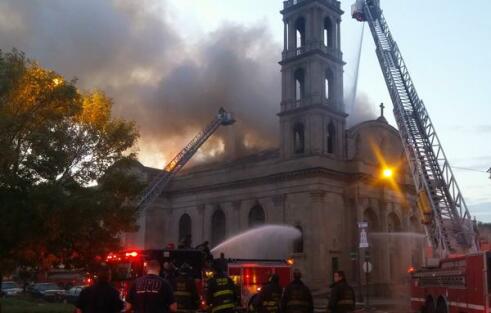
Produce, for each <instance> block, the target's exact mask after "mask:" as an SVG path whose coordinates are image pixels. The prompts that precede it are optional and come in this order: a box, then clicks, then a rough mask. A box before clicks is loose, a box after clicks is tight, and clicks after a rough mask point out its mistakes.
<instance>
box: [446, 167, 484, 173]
mask: <svg viewBox="0 0 491 313" xmlns="http://www.w3.org/2000/svg"><path fill="white" fill-rule="evenodd" d="M452 168H454V169H457V170H463V171H469V172H478V173H491V168H490V169H489V170H488V171H483V170H478V169H475V168H469V167H460V166H452Z"/></svg>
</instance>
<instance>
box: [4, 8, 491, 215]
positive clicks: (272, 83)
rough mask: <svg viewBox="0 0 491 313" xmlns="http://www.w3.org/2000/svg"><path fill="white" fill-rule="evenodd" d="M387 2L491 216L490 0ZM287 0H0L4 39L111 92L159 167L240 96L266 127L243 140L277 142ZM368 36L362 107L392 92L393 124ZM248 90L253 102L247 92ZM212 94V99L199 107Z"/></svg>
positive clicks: (347, 44)
mask: <svg viewBox="0 0 491 313" xmlns="http://www.w3.org/2000/svg"><path fill="white" fill-rule="evenodd" d="M351 2H352V1H351V0H350V1H344V0H343V1H342V8H343V10H344V11H345V12H346V14H345V15H344V16H343V23H342V39H341V41H342V46H343V52H344V59H345V61H346V62H347V65H346V68H345V82H346V83H347V84H349V82H350V81H352V80H353V64H354V61H355V59H356V58H355V55H356V50H357V47H358V43H359V38H360V32H361V27H362V25H361V24H360V23H358V22H356V21H355V20H353V19H351V18H350V16H349V12H350V5H351ZM381 2H382V3H381V5H382V8H383V10H384V14H385V17H386V19H387V21H388V23H389V26H390V27H391V30H392V33H393V35H394V37H395V39H396V41H397V43H398V45H399V48H400V50H401V52H402V54H403V57H404V58H405V61H406V64H407V65H408V67H409V71H410V73H411V75H412V78H413V81H414V83H415V85H416V88H417V90H418V93H419V95H420V97H421V98H422V99H423V100H424V101H425V104H426V106H427V109H428V111H429V113H430V116H431V118H432V121H433V123H434V125H435V127H436V130H437V132H438V134H439V137H440V140H441V142H442V143H443V145H444V148H445V151H446V154H447V157H448V159H449V160H450V162H451V164H452V165H453V166H455V167H465V168H472V169H475V170H477V171H475V172H473V171H465V170H460V169H457V168H456V169H455V170H454V172H455V174H456V176H457V180H458V182H459V185H460V186H461V189H462V191H463V194H464V197H465V198H466V200H467V203H468V204H469V205H470V207H471V213H472V214H475V215H476V216H477V217H478V218H480V219H482V220H486V221H491V179H489V178H488V177H489V175H488V174H486V173H484V171H486V170H487V169H488V168H489V167H491V144H490V137H491V121H490V117H491V107H490V104H491V86H490V79H489V75H490V73H491V53H490V49H491V19H490V18H489V17H488V15H489V12H491V1H489V0H471V1H449V0H432V1H427V0H411V1H409V0H397V1H396V0H381ZM281 8H282V1H281V0H138V1H137V0H113V1H110V0H85V1H79V0H0V48H1V49H4V50H8V49H10V48H11V47H13V46H15V47H17V48H19V49H20V50H23V51H25V52H26V54H27V55H28V56H29V57H32V58H35V59H37V60H39V61H40V63H41V64H42V65H44V66H47V67H50V68H53V69H55V70H56V71H59V72H60V73H62V74H63V75H66V76H67V77H69V78H70V77H74V76H77V77H78V78H79V85H80V86H82V87H86V88H92V87H94V86H97V87H100V88H102V89H104V90H105V91H107V92H108V94H109V95H110V96H112V97H114V98H115V101H116V104H117V107H116V110H117V111H119V112H120V113H121V112H122V113H124V114H123V115H125V116H126V117H131V118H134V119H136V120H137V122H140V124H141V128H142V129H141V130H142V135H143V136H142V139H143V140H142V149H141V151H142V152H144V153H142V154H141V156H142V161H143V162H144V163H145V164H149V165H153V166H157V165H158V164H163V163H164V162H163V160H164V159H165V158H167V157H168V155H169V153H170V154H173V153H175V152H177V150H178V149H179V147H181V146H182V145H183V142H185V140H184V139H183V135H184V134H185V135H186V136H187V137H186V138H189V136H190V135H192V134H194V133H195V132H196V129H197V128H199V127H201V126H200V125H201V124H202V121H203V118H204V116H208V115H207V114H209V113H208V112H209V111H210V108H213V109H214V108H215V106H217V105H219V103H220V102H223V101H228V102H232V103H236V105H237V106H236V107H232V110H234V111H237V112H238V114H240V115H241V120H242V121H245V122H244V123H243V124H242V125H237V126H238V128H240V129H242V131H240V134H234V135H233V136H235V138H241V140H242V139H243V138H242V137H241V136H244V133H248V132H249V133H250V132H254V131H255V130H256V128H257V133H256V134H255V138H256V139H254V138H252V139H251V138H249V139H247V138H246V139H245V141H247V140H249V141H250V142H252V143H254V144H257V146H258V147H261V146H268V145H270V144H271V142H272V140H273V139H271V138H267V140H265V142H257V138H259V137H261V134H266V133H273V134H274V133H275V131H277V129H276V127H277V120H276V116H275V113H276V112H278V110H279V79H280V75H279V71H280V68H279V65H278V64H277V61H279V59H280V55H281V48H282V40H283V34H282V32H283V23H282V20H281V15H280V14H279V11H280V10H281ZM363 44H364V46H363V50H362V51H363V52H362V56H361V68H360V80H359V85H358V86H359V93H363V94H365V95H367V96H368V98H369V101H368V102H369V103H371V104H364V105H366V106H370V107H368V108H363V109H364V110H368V111H373V112H375V113H376V114H378V104H379V103H380V102H384V103H385V104H386V106H387V107H388V109H387V111H386V116H387V118H388V119H389V122H390V123H391V124H393V125H395V123H394V119H393V117H392V112H391V111H392V108H391V102H390V98H389V95H388V92H387V90H386V86H385V83H384V80H383V77H382V74H381V71H380V68H379V65H378V62H377V58H376V56H375V53H374V49H375V48H374V44H373V40H372V38H371V35H370V34H369V32H368V28H366V29H365V40H364V43H363ZM253 73H257V75H256V79H252V80H251V79H250V78H251V77H253V76H254V75H253ZM210 77H212V78H213V79H210ZM231 77H234V80H233V81H232V79H231ZM256 80H257V81H256ZM183 86H193V87H194V90H204V92H202V93H200V92H195V91H194V92H189V91H188V90H187V89H184V88H183ZM217 86H218V87H217ZM224 86H225V87H224ZM251 90H252V91H254V95H253V96H254V98H253V101H251V103H250V104H248V103H244V102H241V101H243V99H244V97H243V94H242V93H244V92H247V94H248V95H249V91H251ZM271 90H277V92H276V93H273V94H271ZM162 99H166V100H165V103H162V101H163V100H162ZM203 99H209V103H207V104H205V105H202V106H201V107H197V106H196V105H195V104H196V103H201V102H202V101H203ZM359 109H360V108H359ZM255 112H256V114H255ZM169 116H174V117H177V118H174V119H172V120H169ZM179 118H186V119H187V120H188V123H186V124H185V125H182V123H180V124H179V123H177V122H176V121H177V120H179ZM142 121H145V122H142ZM252 121H254V122H256V123H257V125H258V126H257V127H255V128H254V129H250V127H251V126H250V125H251V124H252ZM254 126H256V125H254ZM247 128H249V129H247ZM176 129H179V131H178V132H176ZM229 135H230V134H229ZM229 135H226V134H225V135H224V134H221V135H220V136H221V138H226V137H227V136H229ZM253 137H254V136H253ZM263 137H264V136H263ZM273 137H274V136H273ZM253 139H254V140H253ZM164 140H165V142H164ZM224 140H225V139H224ZM225 145H226V143H225ZM208 152H209V153H210V154H212V153H213V151H210V150H208ZM478 171H481V172H478Z"/></svg>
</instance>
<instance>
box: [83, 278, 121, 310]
mask: <svg viewBox="0 0 491 313" xmlns="http://www.w3.org/2000/svg"><path fill="white" fill-rule="evenodd" d="M76 307H77V308H79V309H80V310H81V311H82V312H83V313H119V312H121V310H122V309H123V308H124V303H123V301H122V300H121V298H120V297H119V292H118V291H117V290H116V289H115V288H113V287H112V286H111V285H110V284H109V283H107V282H97V283H96V284H95V285H93V286H90V287H87V288H85V289H83V290H82V292H81V293H80V296H79V297H78V300H77V304H76Z"/></svg>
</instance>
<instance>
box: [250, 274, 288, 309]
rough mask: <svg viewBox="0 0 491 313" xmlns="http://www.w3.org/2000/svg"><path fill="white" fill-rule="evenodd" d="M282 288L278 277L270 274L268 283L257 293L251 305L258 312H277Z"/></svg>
mask: <svg viewBox="0 0 491 313" xmlns="http://www.w3.org/2000/svg"><path fill="white" fill-rule="evenodd" d="M282 292H283V290H282V288H281V287H280V277H279V276H278V274H272V275H271V276H270V277H269V281H268V283H267V284H266V285H265V286H263V288H262V289H261V290H260V291H259V293H258V294H257V297H256V298H255V299H254V302H253V305H254V307H255V309H256V311H257V312H258V313H279V312H280V300H281V294H282Z"/></svg>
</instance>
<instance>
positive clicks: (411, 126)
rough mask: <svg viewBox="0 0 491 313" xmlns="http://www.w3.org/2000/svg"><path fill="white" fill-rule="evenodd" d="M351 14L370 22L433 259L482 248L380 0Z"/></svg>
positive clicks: (366, 1)
mask: <svg viewBox="0 0 491 313" xmlns="http://www.w3.org/2000/svg"><path fill="white" fill-rule="evenodd" d="M351 13H352V17H353V18H355V19H356V20H358V21H360V22H367V23H368V25H369V26H370V31H371V33H372V36H373V39H374V41H375V45H376V53H377V57H378V60H379V63H380V67H381V69H382V72H383V75H384V78H385V82H386V85H387V88H388V91H389V94H390V97H391V99H392V103H393V105H394V115H395V120H396V122H397V126H398V128H399V133H400V136H401V139H402V144H403V147H404V152H405V155H406V158H407V161H408V163H409V168H410V171H411V174H412V177H413V179H414V182H415V186H416V192H417V197H418V198H417V204H418V207H419V209H420V210H421V211H422V215H423V221H422V222H423V224H425V229H426V233H427V236H428V239H429V241H430V242H431V245H432V247H433V251H434V254H435V255H434V257H437V258H446V257H450V256H454V255H464V254H468V253H473V252H477V251H478V244H477V242H476V237H477V231H476V230H475V226H474V223H473V221H472V218H471V215H470V213H469V210H468V209H467V205H466V203H465V201H464V198H463V197H462V194H461V192H460V189H459V187H458V185H457V181H456V180H455V177H454V175H453V172H452V169H451V167H450V165H449V162H448V160H447V158H446V156H445V153H444V151H443V148H442V145H441V143H440V140H439V139H438V135H437V133H436V130H435V128H434V126H433V124H432V122H431V119H430V116H429V115H428V112H427V110H426V108H425V105H424V103H423V100H421V99H420V98H419V96H418V93H417V92H416V88H415V86H414V84H413V81H412V80H411V76H410V75H409V71H408V69H407V67H406V64H405V62H404V59H403V58H402V55H401V52H400V50H399V48H398V46H397V43H396V42H395V40H394V38H393V36H392V34H391V32H390V30H389V26H388V25H387V22H386V21H385V18H384V15H383V12H382V10H381V9H380V1H379V0H358V1H356V3H355V4H353V6H352V12H351Z"/></svg>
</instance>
